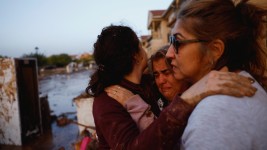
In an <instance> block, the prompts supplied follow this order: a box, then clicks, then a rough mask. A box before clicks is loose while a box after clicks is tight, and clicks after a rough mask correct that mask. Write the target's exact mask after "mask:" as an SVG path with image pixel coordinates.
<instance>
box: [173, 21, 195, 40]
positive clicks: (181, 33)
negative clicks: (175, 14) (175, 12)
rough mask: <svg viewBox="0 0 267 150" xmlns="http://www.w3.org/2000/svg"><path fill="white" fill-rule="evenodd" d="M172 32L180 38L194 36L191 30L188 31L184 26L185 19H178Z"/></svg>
mask: <svg viewBox="0 0 267 150" xmlns="http://www.w3.org/2000/svg"><path fill="white" fill-rule="evenodd" d="M171 34H172V35H174V34H176V35H177V36H176V37H178V38H186V37H194V36H193V35H192V34H190V33H189V32H187V31H186V30H185V28H184V22H183V20H180V19H178V20H177V21H176V22H175V24H174V27H173V28H172V30H171Z"/></svg>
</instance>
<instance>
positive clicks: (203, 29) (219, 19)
mask: <svg viewBox="0 0 267 150" xmlns="http://www.w3.org/2000/svg"><path fill="white" fill-rule="evenodd" d="M266 15H267V11H266V10H264V9H261V8H259V7H257V6H255V5H252V4H250V3H248V0H241V1H240V2H239V3H237V4H235V3H234V2H233V1H232V0H188V1H186V2H185V3H184V4H183V5H182V6H181V8H180V10H179V12H178V15H177V19H179V20H182V23H183V24H182V25H183V27H184V28H185V30H187V31H188V32H189V33H192V34H194V35H195V36H196V37H197V38H199V39H206V40H209V41H212V40H214V39H220V40H222V41H223V42H224V44H225V50H224V53H223V55H222V56H221V58H220V59H219V60H218V61H217V62H216V66H215V69H217V70H218V69H220V68H221V67H222V66H227V67H228V68H229V70H230V71H236V70H246V71H247V72H249V73H250V74H252V76H254V77H255V78H256V80H257V81H258V82H260V83H261V84H262V85H263V86H265V88H266V86H267V83H266V77H264V73H266V71H267V69H266V67H267V65H266V62H267V61H266V60H267V54H266V50H264V48H266V47H264V45H263V34H266V32H265V33H263V31H265V30H264V26H266V20H263V19H264V16H265V17H266Z"/></svg>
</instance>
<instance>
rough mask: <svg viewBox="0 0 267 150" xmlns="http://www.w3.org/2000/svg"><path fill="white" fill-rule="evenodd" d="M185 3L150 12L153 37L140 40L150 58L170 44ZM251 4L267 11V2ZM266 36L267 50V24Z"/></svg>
mask: <svg viewBox="0 0 267 150" xmlns="http://www.w3.org/2000/svg"><path fill="white" fill-rule="evenodd" d="M185 1H186V0H173V1H172V2H171V4H170V5H169V7H168V8H167V9H166V10H150V11H149V12H148V21H147V28H148V29H149V30H150V31H151V35H143V36H141V37H140V40H141V43H142V46H143V48H144V49H145V50H146V52H147V54H148V56H149V57H150V56H151V54H152V53H154V52H155V51H156V50H158V49H159V48H160V47H162V46H164V45H167V44H169V38H168V37H169V35H170V32H171V29H172V28H173V26H174V23H175V21H176V14H177V12H178V10H179V7H180V6H181V4H182V3H183V2H185ZM249 2H251V3H254V4H257V5H258V6H260V7H262V8H264V9H267V1H266V0H265V1H263V0H250V1H249ZM266 18H267V16H266ZM265 35H266V36H265V38H264V39H263V44H264V45H265V47H266V48H267V38H266V37H267V24H266V31H265Z"/></svg>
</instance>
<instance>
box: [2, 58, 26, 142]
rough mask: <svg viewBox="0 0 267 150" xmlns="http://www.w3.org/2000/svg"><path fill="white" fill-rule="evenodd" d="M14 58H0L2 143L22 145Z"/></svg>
mask: <svg viewBox="0 0 267 150" xmlns="http://www.w3.org/2000/svg"><path fill="white" fill-rule="evenodd" d="M19 120H20V116H19V102H18V93H17V82H16V73H15V61H14V59H6V58H5V59H2V58H0V143H1V144H10V145H22V139H21V128H20V126H21V125H20V121H19Z"/></svg>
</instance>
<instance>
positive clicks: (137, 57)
mask: <svg viewBox="0 0 267 150" xmlns="http://www.w3.org/2000/svg"><path fill="white" fill-rule="evenodd" d="M139 59H140V58H139V53H136V54H135V55H134V60H135V63H136V64H139V61H140V60H139Z"/></svg>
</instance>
